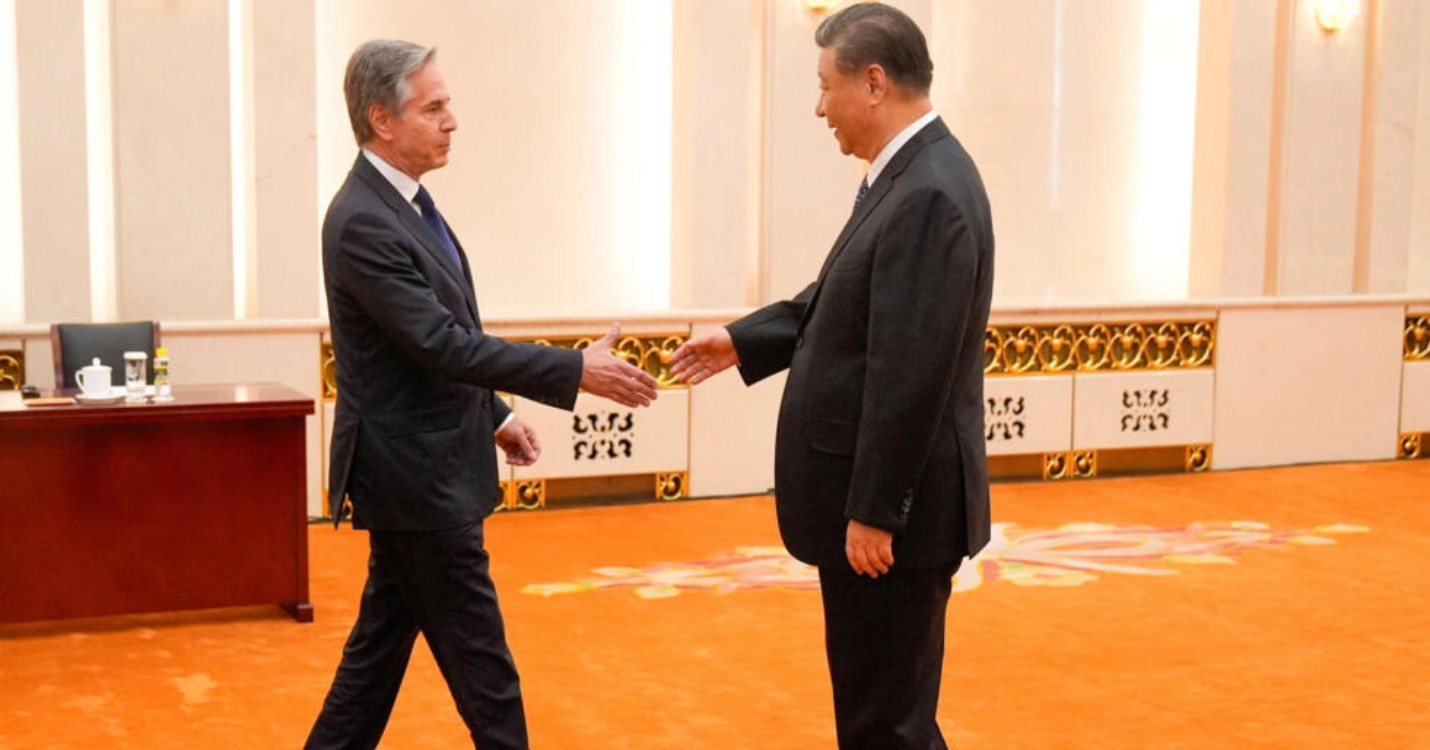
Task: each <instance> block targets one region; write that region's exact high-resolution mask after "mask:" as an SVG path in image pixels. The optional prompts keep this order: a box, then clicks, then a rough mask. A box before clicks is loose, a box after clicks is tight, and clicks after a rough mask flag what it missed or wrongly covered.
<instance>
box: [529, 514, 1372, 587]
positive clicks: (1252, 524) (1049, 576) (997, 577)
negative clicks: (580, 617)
mask: <svg viewBox="0 0 1430 750" xmlns="http://www.w3.org/2000/svg"><path fill="white" fill-rule="evenodd" d="M1369 531H1370V530H1369V529H1368V528H1367V527H1364V526H1356V525H1351V524H1332V525H1326V526H1317V527H1314V528H1311V529H1273V528H1271V527H1270V526H1269V525H1267V524H1264V523H1260V522H1257V521H1231V522H1220V523H1192V524H1189V525H1187V526H1185V527H1180V528H1178V527H1156V526H1112V525H1106V524H1098V523H1075V524H1065V525H1063V526H1060V527H1058V528H1056V529H1023V528H1021V527H1019V526H1018V525H1017V524H1012V523H998V524H994V525H993V533H992V539H991V541H990V542H989V544H988V546H987V547H985V548H984V549H983V551H982V552H980V553H979V554H978V556H977V557H975V558H974V559H973V561H972V564H966V565H964V566H963V567H962V568H961V569H960V570H959V572H958V575H957V576H955V577H954V581H953V590H954V591H955V592H959V591H969V590H972V589H976V588H978V587H979V586H981V585H983V584H984V583H985V582H990V583H991V582H993V581H1007V582H1009V583H1013V584H1017V585H1019V586H1080V585H1082V584H1084V583H1087V582H1088V581H1093V580H1096V579H1097V578H1098V576H1099V575H1107V574H1115V575H1143V576H1166V575H1176V574H1177V573H1178V569H1177V566H1179V565H1235V564H1236V559H1237V558H1238V557H1240V556H1241V555H1242V553H1244V552H1247V551H1250V550H1270V549H1281V548H1286V547H1295V546H1306V547H1315V546H1327V545H1334V544H1336V539H1335V536H1337V535H1343V534H1364V533H1369ZM591 572H592V573H594V575H593V576H587V577H582V578H578V579H576V580H574V581H564V582H558V583H538V584H532V585H529V586H526V587H525V588H523V589H522V593H524V594H533V595H537V596H553V595H556V594H574V593H579V592H585V591H595V590H598V589H631V590H633V591H634V593H635V595H636V596H638V597H641V598H643V599H661V598H668V597H672V596H678V595H679V594H680V593H681V592H682V591H706V592H713V593H717V594H728V593H732V592H735V591H742V590H754V589H766V588H785V589H796V590H799V589H808V590H818V588H819V574H818V572H817V571H816V570H815V569H814V568H813V567H810V566H809V565H806V564H804V563H802V562H799V561H798V560H795V559H794V558H793V557H790V555H789V553H788V552H786V551H785V550H784V548H782V547H736V548H735V549H733V550H729V551H724V552H719V553H716V554H714V555H711V556H710V557H707V558H705V559H704V560H697V561H694V562H680V563H658V564H655V565H651V566H648V567H644V568H626V567H603V568H596V569H594V570H593V571H591Z"/></svg>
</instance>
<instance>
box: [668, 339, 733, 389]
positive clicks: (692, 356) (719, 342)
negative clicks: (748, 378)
mask: <svg viewBox="0 0 1430 750" xmlns="http://www.w3.org/2000/svg"><path fill="white" fill-rule="evenodd" d="M738 364H740V355H739V353H738V352H736V351H735V342H734V340H733V339H731V338H730V332H729V331H727V330H726V329H724V328H716V329H715V330H713V331H711V332H709V333H707V334H705V335H704V336H699V337H697V338H693V339H691V340H689V341H687V342H685V343H684V344H681V345H680V348H679V349H676V350H675V354H672V355H671V357H670V374H671V375H674V376H675V378H676V379H677V380H681V381H684V382H687V383H689V384H691V385H699V384H700V383H702V382H704V381H705V380H708V379H709V378H711V377H712V376H714V375H715V374H716V373H719V372H724V371H725V370H727V369H729V368H731V367H734V366H735V365H738Z"/></svg>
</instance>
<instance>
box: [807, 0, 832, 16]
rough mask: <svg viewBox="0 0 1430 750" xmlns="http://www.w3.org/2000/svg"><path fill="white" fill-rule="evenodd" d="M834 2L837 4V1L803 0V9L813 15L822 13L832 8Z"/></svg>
mask: <svg viewBox="0 0 1430 750" xmlns="http://www.w3.org/2000/svg"><path fill="white" fill-rule="evenodd" d="M836 2H838V0H804V7H805V8H806V9H808V10H812V11H814V12H815V13H823V12H824V11H826V10H829V9H830V8H833V7H834V4H835V3H836Z"/></svg>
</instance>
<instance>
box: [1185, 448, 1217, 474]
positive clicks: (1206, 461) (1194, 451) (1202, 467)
mask: <svg viewBox="0 0 1430 750" xmlns="http://www.w3.org/2000/svg"><path fill="white" fill-rule="evenodd" d="M1211 467H1212V447H1211V446H1210V445H1189V446H1187V471H1190V472H1197V471H1206V470H1207V469H1210V468H1211Z"/></svg>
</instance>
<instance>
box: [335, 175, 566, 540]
mask: <svg viewBox="0 0 1430 750" xmlns="http://www.w3.org/2000/svg"><path fill="white" fill-rule="evenodd" d="M449 231H450V229H449ZM453 241H454V242H455V241H456V235H455V234H453ZM458 247H459V254H461V255H462V258H463V263H462V267H460V268H459V267H458V266H457V264H455V263H453V261H452V258H451V256H450V255H448V254H447V252H446V250H445V249H444V248H443V247H442V244H441V241H440V240H439V239H438V238H437V237H436V236H435V235H434V234H433V233H432V231H431V230H430V229H428V227H427V225H426V224H424V223H423V221H422V218H421V217H420V216H419V215H418V213H417V211H416V210H415V209H414V208H413V207H412V206H411V205H410V204H408V203H407V201H405V200H403V198H402V196H401V195H400V194H399V193H398V192H397V189H396V188H394V187H393V186H392V183H390V182H388V181H387V179H386V178H384V177H383V176H382V173H380V172H378V171H377V168H376V167H374V166H373V165H372V163H371V162H369V161H368V159H367V157H365V156H363V155H362V154H361V153H360V154H359V155H358V158H357V161H356V162H355V163H354V164H353V168H352V171H351V172H350V173H349V174H348V178H347V180H346V181H345V182H344V183H343V186H342V189H340V190H339V191H338V194H337V195H336V196H335V197H334V198H333V202H332V205H331V206H329V207H328V214H327V218H326V219H325V220H324V221H323V272H324V274H326V281H325V283H326V285H327V292H328V317H329V322H330V324H331V330H332V336H333V351H334V354H335V355H336V358H337V380H338V403H337V413H336V416H335V418H334V422H333V439H332V454H331V456H332V460H331V462H330V466H329V473H328V496H329V503H330V505H332V506H333V507H334V508H336V507H340V503H341V501H342V498H343V495H344V494H345V493H350V494H351V498H352V501H353V523H354V525H355V526H356V527H357V528H371V529H378V530H384V531H433V530H440V529H447V528H454V527H457V526H461V525H463V524H466V523H470V522H472V521H475V520H478V519H480V518H483V517H485V516H486V515H487V514H489V513H491V511H492V509H493V507H494V505H495V503H496V500H497V495H498V484H497V483H498V473H497V458H496V448H495V441H494V438H493V430H494V428H495V426H496V425H499V424H500V422H501V420H502V419H504V418H505V417H506V415H507V414H508V413H510V409H508V408H507V406H506V404H505V403H504V402H503V401H501V400H500V399H496V398H494V396H493V395H492V390H493V389H498V390H503V391H508V392H511V393H516V394H519V395H522V396H525V397H527V398H530V399H533V400H536V401H541V402H543V403H546V404H550V405H552V406H558V407H561V408H565V409H570V408H572V407H573V406H574V404H575V401H576V393H577V390H578V387H579V384H580V381H581V365H582V362H581V354H580V352H576V351H572V350H561V349H553V348H550V347H540V346H535V345H531V344H514V343H508V342H505V341H502V340H501V339H498V338H495V337H492V336H487V335H485V334H484V333H482V323H481V318H480V316H479V315H478V313H477V301H476V295H475V292H474V291H473V289H472V279H471V273H470V270H469V268H468V267H467V264H466V262H465V259H466V255H465V253H460V245H459V246H458ZM334 516H335V517H336V516H337V514H336V513H334Z"/></svg>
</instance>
